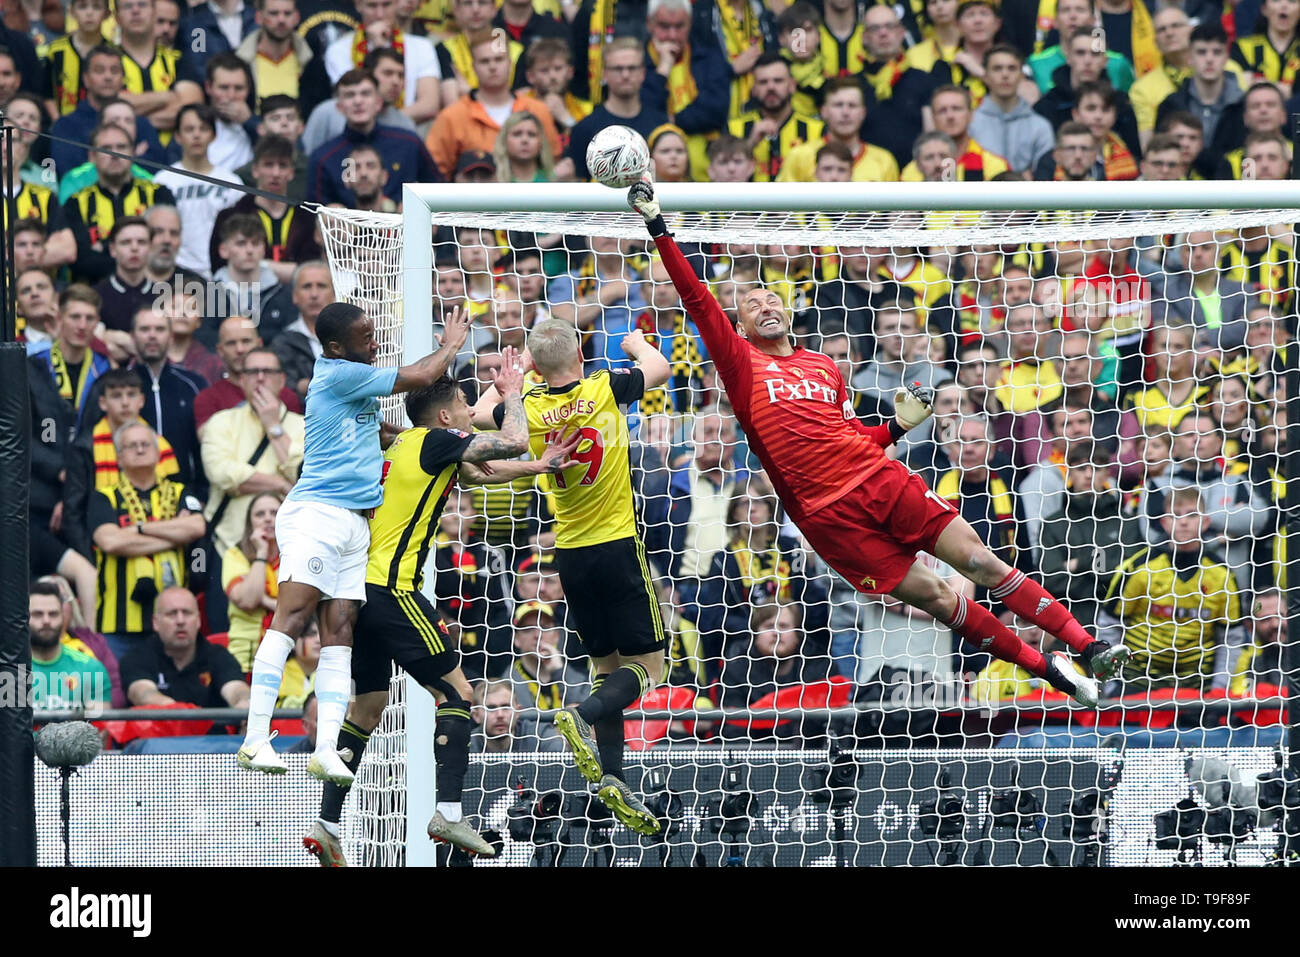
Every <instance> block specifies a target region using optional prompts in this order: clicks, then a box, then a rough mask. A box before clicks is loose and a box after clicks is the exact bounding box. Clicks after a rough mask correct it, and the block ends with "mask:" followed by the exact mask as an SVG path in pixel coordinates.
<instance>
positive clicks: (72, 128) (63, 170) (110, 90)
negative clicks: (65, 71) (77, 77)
mask: <svg viewBox="0 0 1300 957" xmlns="http://www.w3.org/2000/svg"><path fill="white" fill-rule="evenodd" d="M68 56H71V57H76V54H68ZM65 62H70V61H68V60H66V58H65ZM81 70H82V71H83V73H82V81H83V82H84V83H85V86H84V88H83V90H82V92H83V93H84V97H83V98H82V99H80V100H77V101H76V105H75V107H74V108H73V109H71V110H70V111H68V112H67V113H65V114H64V115H63V116H62V117H60V118H59V119H58V120H56V121H55V122H54V124H53V125H52V126H51V127H50V135H51V136H57V137H59V140H56V141H52V142H51V144H50V159H52V160H54V169H55V172H57V173H58V174H59V176H60V177H63V176H66V175H67V174H68V173H69V172H71V171H72V170H74V169H76V168H77V167H78V166H80V165H81V164H82V163H84V162H86V160H87V158H89V159H91V160H94V159H95V154H94V153H93V152H91V153H89V155H88V153H87V150H86V148H85V147H84V146H82V145H80V144H82V143H86V142H89V143H90V145H91V146H95V145H96V143H95V141H94V140H93V139H92V138H91V136H92V134H93V133H94V131H95V129H96V128H97V127H99V126H103V125H104V123H105V122H107V121H108V118H107V117H106V116H105V115H104V112H103V111H104V110H105V109H106V108H107V107H108V105H109V104H110V103H111V102H114V101H118V100H121V101H122V102H126V101H125V100H122V94H123V93H124V92H125V90H126V74H125V73H124V72H123V68H122V51H120V50H118V49H116V48H114V47H111V46H107V45H105V44H103V43H101V44H100V45H98V46H96V47H94V48H93V49H92V50H90V51H88V52H87V53H86V55H85V56H84V57H83V58H81ZM131 113H132V114H134V116H135V121H134V122H133V123H132V124H130V125H129V126H127V127H126V131H127V133H128V134H129V135H130V138H131V142H130V145H129V148H127V149H125V150H121V151H120V152H123V153H126V154H128V155H130V156H136V155H138V154H137V151H136V143H137V142H139V143H145V144H147V146H146V148H145V150H144V155H145V156H146V157H148V158H149V159H151V160H154V161H155V162H166V160H165V154H164V153H163V148H162V143H160V142H159V141H158V131H157V130H155V129H154V127H153V124H151V123H150V122H149V121H148V120H146V119H145V118H144V117H143V116H140V115H139V113H138V112H137V111H136V110H135V109H134V108H132V110H131ZM103 145H104V146H105V148H107V149H117V147H115V146H109V145H108V144H103ZM96 165H98V164H96Z"/></svg>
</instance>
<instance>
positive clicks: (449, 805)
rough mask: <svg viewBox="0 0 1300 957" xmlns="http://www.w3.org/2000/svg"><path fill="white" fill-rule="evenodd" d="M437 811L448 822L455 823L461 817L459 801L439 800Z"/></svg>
mask: <svg viewBox="0 0 1300 957" xmlns="http://www.w3.org/2000/svg"><path fill="white" fill-rule="evenodd" d="M438 813H439V814H441V815H442V816H443V817H445V818H446V819H447V823H448V824H455V823H456V822H457V821H459V820H460V818H461V810H460V802H459V801H439V802H438Z"/></svg>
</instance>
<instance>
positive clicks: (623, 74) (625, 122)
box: [555, 36, 788, 180]
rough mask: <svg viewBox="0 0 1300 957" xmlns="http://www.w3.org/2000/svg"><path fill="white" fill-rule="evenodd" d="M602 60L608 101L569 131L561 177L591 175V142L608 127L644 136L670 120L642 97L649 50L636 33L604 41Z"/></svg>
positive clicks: (558, 167) (558, 172) (557, 171)
mask: <svg viewBox="0 0 1300 957" xmlns="http://www.w3.org/2000/svg"><path fill="white" fill-rule="evenodd" d="M602 60H603V63H604V66H603V71H604V76H605V82H606V84H607V86H608V90H607V91H606V95H605V101H604V102H603V103H601V104H600V105H599V106H597V107H596V108H595V109H593V110H592V111H591V113H590V114H589V115H588V116H587V117H585V118H584V119H582V120H580V121H579V122H578V123H577V124H576V125H575V126H574V127H573V129H572V130H571V131H570V132H569V149H568V152H567V153H566V154H565V159H566V160H567V162H561V163H557V164H556V169H555V175H556V178H557V179H574V178H576V179H579V180H585V179H587V177H588V173H587V146H588V144H589V143H591V138H592V137H593V136H595V135H596V133H597V132H599V131H600V130H603V129H604V128H605V127H607V126H611V125H621V126H630V127H631V128H632V129H634V130H636V131H637V132H638V133H640V134H641V135H642V136H649V135H650V134H651V133H652V132H654V130H656V129H657V128H659V127H660V126H663V125H664V124H665V123H667V122H668V114H666V113H664V112H663V111H661V110H656V109H654V108H652V107H651V106H649V105H648V104H646V103H643V102H642V100H641V87H642V85H643V84H644V83H645V78H646V65H645V50H644V49H643V48H642V46H641V41H640V40H638V39H637V38H636V37H626V36H625V37H615V38H614V39H613V40H611V41H610V42H609V43H607V44H605V45H604V52H603V54H602ZM787 72H788V71H787ZM733 132H734V130H733Z"/></svg>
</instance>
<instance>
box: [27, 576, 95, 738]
mask: <svg viewBox="0 0 1300 957" xmlns="http://www.w3.org/2000/svg"><path fill="white" fill-rule="evenodd" d="M63 616H64V611H63V601H62V597H61V596H60V594H59V589H58V588H57V587H55V586H54V585H49V584H45V585H42V584H39V583H38V584H35V585H32V586H31V588H30V589H29V590H28V593H27V633H28V637H29V641H30V644H31V655H32V664H31V672H32V685H31V705H32V707H33V708H36V709H37V710H39V711H67V710H71V709H73V708H84V709H86V711H87V712H88V713H89V715H90V716H91V717H93V716H94V715H95V714H96V713H97V712H98V711H99V710H101V709H103V708H104V707H106V706H108V705H109V704H110V703H111V701H112V697H113V691H114V687H113V682H112V678H111V677H110V675H109V672H108V668H107V667H106V666H105V665H104V664H103V663H102V662H101V661H99V659H97V658H96V657H95V656H94V655H93V654H91V653H90V651H89V650H88V649H87V648H86V647H85V646H84V645H81V643H80V642H76V641H75V640H74V639H73V638H72V637H71V636H70V635H68V633H67V629H66V627H65V625H64V617H63ZM78 645H81V647H78Z"/></svg>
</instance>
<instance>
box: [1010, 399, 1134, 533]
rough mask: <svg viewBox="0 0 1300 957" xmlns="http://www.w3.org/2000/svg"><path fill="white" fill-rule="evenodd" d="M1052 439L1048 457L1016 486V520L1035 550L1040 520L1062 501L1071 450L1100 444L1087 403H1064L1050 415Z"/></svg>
mask: <svg viewBox="0 0 1300 957" xmlns="http://www.w3.org/2000/svg"><path fill="white" fill-rule="evenodd" d="M1050 419H1051V423H1052V441H1051V442H1050V443H1044V444H1045V446H1046V449H1047V457H1046V458H1045V459H1044V460H1041V461H1039V462H1038V464H1037V465H1035V466H1033V467H1032V468H1030V469H1029V472H1028V474H1027V475H1025V477H1024V479H1023V480H1022V481H1021V482H1020V484H1019V487H1018V488H1017V489H1016V492H1017V497H1018V499H1019V503H1020V515H1019V516H1018V517H1019V520H1020V523H1021V525H1022V526H1023V529H1024V541H1023V542H1022V544H1024V545H1028V546H1029V547H1030V548H1031V549H1035V550H1036V549H1037V548H1038V545H1039V542H1040V540H1041V537H1042V529H1043V519H1044V517H1045V516H1047V515H1051V514H1053V513H1054V512H1056V511H1057V510H1058V509H1060V508H1061V507H1062V506H1063V505H1064V504H1065V493H1066V489H1067V481H1068V475H1067V473H1068V471H1069V464H1068V463H1069V458H1070V449H1072V448H1074V447H1075V446H1079V445H1085V444H1086V445H1093V444H1097V445H1103V443H1100V442H1096V438H1097V437H1096V434H1095V432H1094V429H1095V422H1094V420H1093V415H1092V409H1091V408H1089V407H1088V406H1068V405H1063V406H1061V407H1060V408H1058V409H1055V410H1053V411H1052V413H1051V414H1050ZM1103 447H1104V448H1105V449H1106V451H1107V454H1108V455H1109V456H1110V457H1111V458H1114V454H1115V453H1114V445H1113V444H1112V443H1105V444H1104V445H1103Z"/></svg>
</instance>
